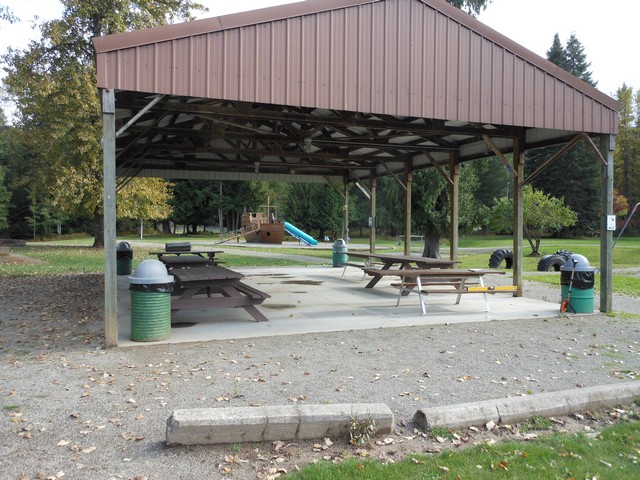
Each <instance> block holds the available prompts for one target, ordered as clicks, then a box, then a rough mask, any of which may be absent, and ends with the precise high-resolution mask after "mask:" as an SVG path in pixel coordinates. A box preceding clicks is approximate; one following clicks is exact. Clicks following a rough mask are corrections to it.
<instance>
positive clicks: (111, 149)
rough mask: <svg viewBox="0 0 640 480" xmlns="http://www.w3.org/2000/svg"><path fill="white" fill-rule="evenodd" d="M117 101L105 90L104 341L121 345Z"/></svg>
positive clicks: (108, 343) (111, 91)
mask: <svg viewBox="0 0 640 480" xmlns="http://www.w3.org/2000/svg"><path fill="white" fill-rule="evenodd" d="M115 107H116V105H115V95H114V91H113V90H111V89H103V90H102V150H103V156H104V165H103V177H104V178H103V183H104V343H105V347H106V348H112V347H117V346H118V277H117V273H116V115H115V113H116V108H115Z"/></svg>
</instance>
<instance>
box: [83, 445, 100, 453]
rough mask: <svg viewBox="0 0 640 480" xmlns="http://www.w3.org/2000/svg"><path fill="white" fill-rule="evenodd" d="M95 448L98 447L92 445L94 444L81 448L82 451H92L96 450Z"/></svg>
mask: <svg viewBox="0 0 640 480" xmlns="http://www.w3.org/2000/svg"><path fill="white" fill-rule="evenodd" d="M97 448H98V447H94V446H91V447H87V448H83V449H82V453H91V452H93V451H94V450H97Z"/></svg>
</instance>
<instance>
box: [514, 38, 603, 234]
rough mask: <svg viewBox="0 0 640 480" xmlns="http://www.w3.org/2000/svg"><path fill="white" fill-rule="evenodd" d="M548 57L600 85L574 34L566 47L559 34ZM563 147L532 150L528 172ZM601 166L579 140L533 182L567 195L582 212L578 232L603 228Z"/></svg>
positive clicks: (553, 193) (587, 232)
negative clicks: (593, 75)
mask: <svg viewBox="0 0 640 480" xmlns="http://www.w3.org/2000/svg"><path fill="white" fill-rule="evenodd" d="M547 59H548V60H549V61H551V62H553V63H554V64H556V65H558V66H559V67H561V68H562V69H564V70H566V71H567V72H569V73H570V74H572V75H574V76H575V77H577V78H580V79H581V80H583V81H585V82H587V83H588V84H590V85H592V86H594V87H595V86H596V82H594V81H593V79H592V78H591V72H589V66H590V65H591V64H590V63H588V62H587V59H586V54H585V53H584V48H583V47H582V45H581V43H580V41H579V40H578V39H577V37H576V36H575V35H574V34H572V35H571V36H570V38H569V40H568V41H567V43H566V44H565V46H564V47H563V46H562V44H561V42H560V38H559V36H558V34H555V35H554V37H553V44H552V46H551V48H550V49H549V50H548V51H547ZM558 148H559V147H548V148H541V149H537V150H531V151H528V152H527V154H526V157H525V158H526V160H525V173H526V174H527V175H530V174H531V173H532V172H534V171H535V170H536V169H537V168H538V167H539V166H540V165H542V164H543V163H544V162H545V161H546V160H547V159H548V158H549V156H551V155H552V154H553V153H554V152H555V151H556V150H557V149H558ZM599 177H600V167H599V164H598V162H597V160H596V159H595V158H594V157H593V154H592V153H591V152H590V150H589V149H588V148H587V147H586V146H585V145H584V144H583V143H579V144H577V145H576V146H574V147H573V148H572V149H571V150H569V151H568V152H567V153H565V154H564V155H563V156H562V157H561V158H559V159H558V160H557V161H556V162H554V163H553V164H552V165H549V167H547V168H546V169H545V170H544V171H543V172H542V174H541V175H539V176H538V177H537V178H536V179H535V180H534V181H533V182H532V185H533V187H534V188H536V189H539V190H542V191H544V192H546V193H549V194H550V195H552V196H554V197H561V196H562V197H564V199H565V202H566V204H567V206H569V207H570V208H571V209H572V210H573V211H574V212H576V213H577V215H578V220H577V222H576V227H575V228H574V229H573V232H572V233H574V234H578V235H585V234H586V235H592V234H596V233H597V232H598V231H599V229H600V213H599V198H600V183H599Z"/></svg>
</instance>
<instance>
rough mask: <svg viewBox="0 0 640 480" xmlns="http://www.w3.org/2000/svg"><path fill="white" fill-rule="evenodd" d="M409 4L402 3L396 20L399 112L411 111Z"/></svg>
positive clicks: (410, 8)
mask: <svg viewBox="0 0 640 480" xmlns="http://www.w3.org/2000/svg"><path fill="white" fill-rule="evenodd" d="M413 5H414V4H412V3H410V2H402V3H400V4H399V5H398V6H399V12H398V20H397V22H396V23H397V28H396V30H397V32H396V36H397V40H398V45H399V48H398V52H397V54H396V57H397V71H396V86H397V88H396V90H397V92H398V93H397V108H398V110H399V111H401V112H408V111H410V110H411V64H410V58H411V48H412V45H411V21H410V20H411V15H412V10H413V9H412V6H413Z"/></svg>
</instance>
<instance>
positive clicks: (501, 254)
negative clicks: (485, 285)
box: [489, 248, 513, 268]
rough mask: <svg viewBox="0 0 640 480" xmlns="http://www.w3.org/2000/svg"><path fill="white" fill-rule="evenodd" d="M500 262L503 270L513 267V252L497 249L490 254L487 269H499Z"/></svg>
mask: <svg viewBox="0 0 640 480" xmlns="http://www.w3.org/2000/svg"><path fill="white" fill-rule="evenodd" d="M502 262H504V263H505V268H512V267H513V251H512V250H509V249H507V248H499V249H498V250H496V251H494V252H493V253H492V254H491V258H489V268H501V265H502Z"/></svg>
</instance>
